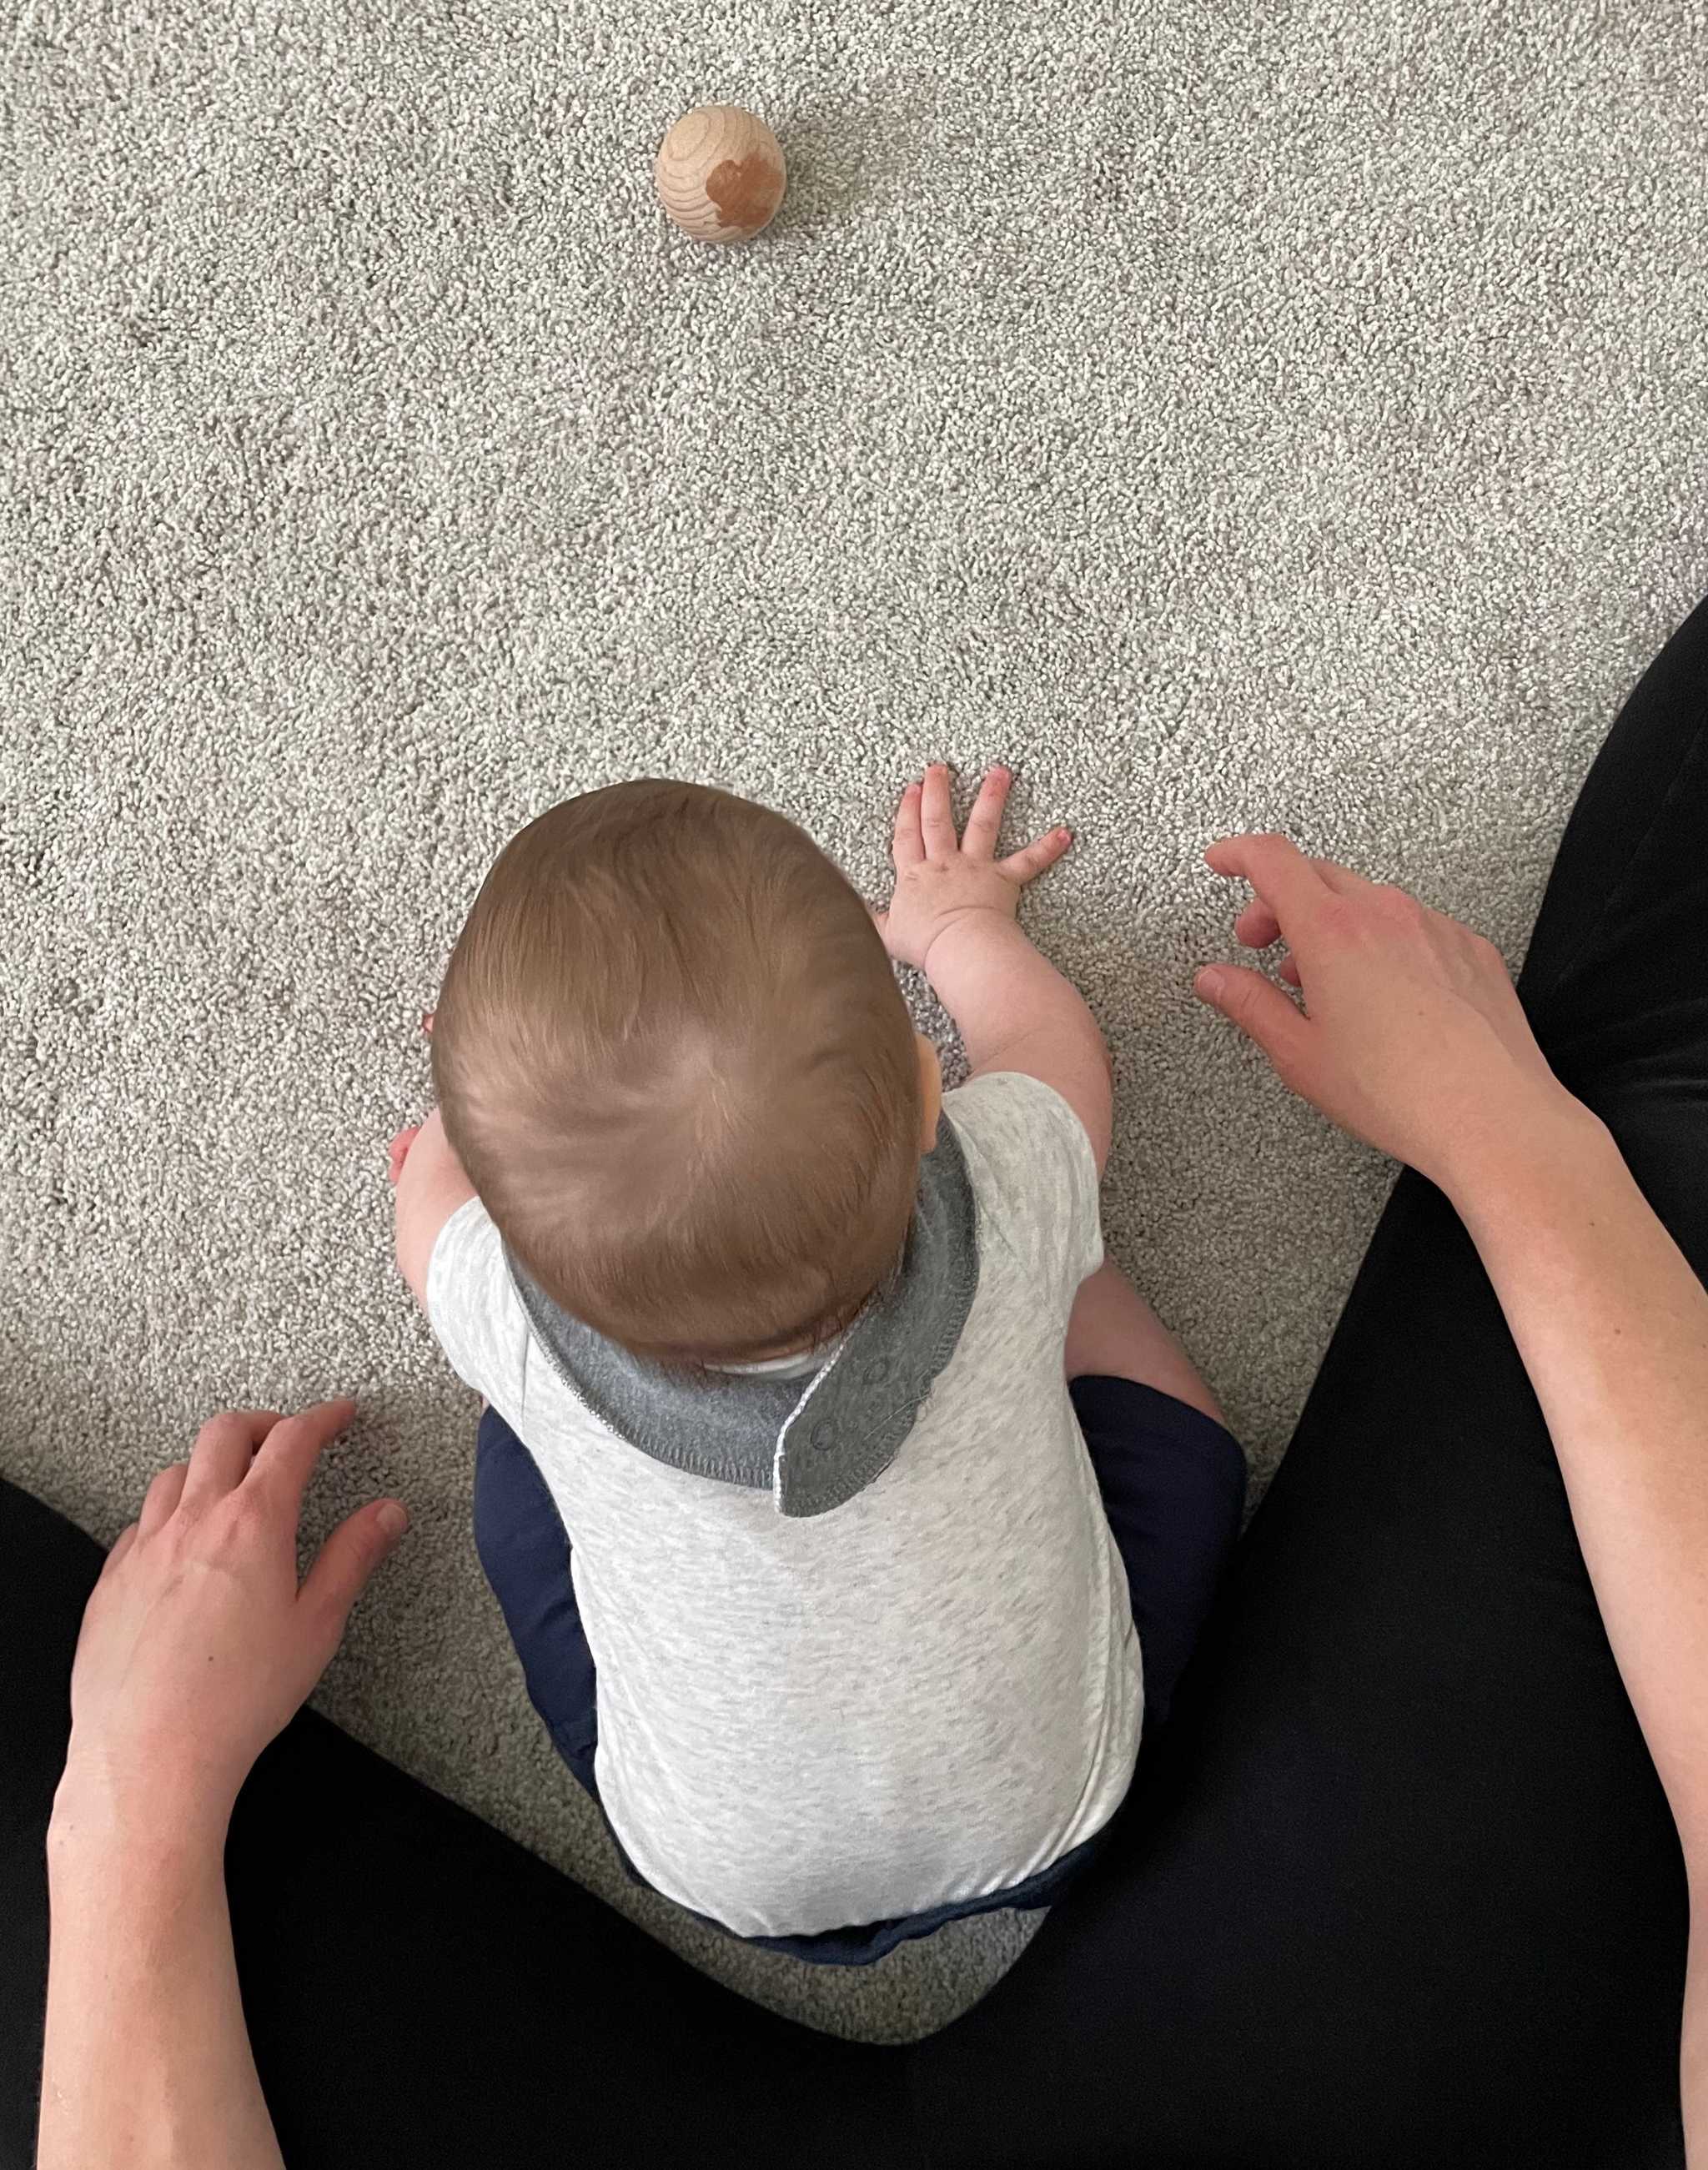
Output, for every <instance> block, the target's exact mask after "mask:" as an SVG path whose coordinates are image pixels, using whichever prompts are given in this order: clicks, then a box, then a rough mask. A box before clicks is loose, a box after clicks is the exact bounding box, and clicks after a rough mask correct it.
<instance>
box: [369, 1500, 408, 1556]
mask: <svg viewBox="0 0 1708 2170" xmlns="http://www.w3.org/2000/svg"><path fill="white" fill-rule="evenodd" d="M374 1520H375V1521H376V1522H377V1523H378V1524H379V1526H380V1534H381V1536H382V1537H384V1538H385V1540H386V1542H387V1543H388V1544H393V1545H394V1544H396V1543H397V1542H398V1538H399V1537H402V1536H403V1532H404V1531H405V1530H407V1529H408V1526H409V1517H408V1515H407V1514H406V1513H405V1512H404V1511H403V1507H402V1505H400V1504H399V1503H398V1501H397V1500H396V1499H387V1501H386V1502H385V1504H384V1505H382V1507H381V1509H380V1511H379V1513H378V1514H377V1515H375V1517H374Z"/></svg>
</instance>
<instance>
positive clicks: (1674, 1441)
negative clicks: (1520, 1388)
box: [1449, 1096, 1708, 2165]
mask: <svg viewBox="0 0 1708 2170" xmlns="http://www.w3.org/2000/svg"><path fill="white" fill-rule="evenodd" d="M1449 1187H1450V1189H1451V1191H1452V1195H1453V1196H1454V1204H1455V1205H1457V1207H1458V1209H1459V1211H1460V1216H1461V1218H1462V1219H1463V1220H1464V1221H1465V1225H1466V1227H1468V1228H1469V1230H1470V1234H1471V1236H1472V1237H1473V1239H1474V1240H1475V1242H1476V1246H1477V1249H1478V1251H1479V1253H1481V1257H1482V1259H1483V1262H1484V1264H1485V1265H1486V1267H1487V1269H1488V1273H1489V1276H1490V1279H1491V1280H1492V1281H1493V1283H1494V1286H1495V1289H1496V1291H1497V1294H1498V1296H1499V1297H1500V1301H1501V1305H1502V1307H1503V1310H1504V1312H1505V1313H1506V1317H1507V1321H1508V1324H1509V1325H1510V1327H1511V1328H1512V1332H1513V1339H1514V1340H1515V1341H1516V1342H1517V1344H1518V1347H1519V1354H1520V1355H1522V1356H1523V1358H1524V1366H1525V1369H1526V1370H1527V1371H1528V1372H1529V1377H1530V1382H1531V1384H1532V1385H1533V1386H1534V1387H1535V1391H1536V1396H1537V1398H1538V1400H1539V1401H1540V1403H1541V1405H1542V1412H1543V1414H1544V1416H1545V1418H1546V1419H1547V1423H1548V1429H1549V1432H1550V1434H1551V1437H1552V1439H1553V1442H1554V1448H1555V1451H1556V1454H1557V1456H1558V1457H1559V1462H1560V1467H1561V1473H1562V1474H1563V1476H1564V1478H1565V1480H1566V1489H1567V1496H1568V1497H1569V1499H1570V1500H1571V1503H1572V1521H1573V1523H1574V1524H1575V1526H1576V1527H1577V1537H1578V1542H1579V1543H1580V1544H1581V1545H1582V1546H1583V1557H1584V1560H1585V1563H1586V1564H1587V1565H1588V1569H1589V1578H1590V1580H1591V1582H1592V1583H1593V1585H1594V1589H1595V1595H1596V1601H1597V1602H1598V1604H1599V1606H1600V1610H1601V1617H1602V1619H1603V1622H1604V1624H1605V1626H1606V1628H1607V1633H1608V1639H1609V1642H1610V1643H1611V1644H1612V1646H1613V1651H1614V1655H1615V1658H1616V1659H1617V1660H1618V1663H1619V1669H1620V1675H1621V1676H1622V1678H1623V1679H1624V1681H1625V1690H1626V1692H1627V1693H1628V1694H1629V1695H1630V1697H1631V1706H1632V1708H1633V1709H1634V1710H1635V1711H1636V1716H1637V1722H1638V1723H1639V1724H1640V1725H1641V1728H1642V1730H1643V1738H1644V1740H1646V1741H1647V1744H1648V1748H1649V1753H1650V1754H1651V1755H1652V1757H1653V1758H1654V1762H1655V1768H1656V1770H1657V1772H1658V1773H1659V1776H1660V1779H1661V1783H1662V1785H1663V1787H1664V1788H1665V1789H1666V1794H1667V1799H1668V1804H1670V1806H1671V1808H1672V1811H1673V1820H1674V1821H1675V1822H1676V1824H1677V1825H1678V1828H1679V1839H1680V1841H1681V1843H1682V1845H1683V1848H1684V1862H1685V1868H1686V1872H1687V1874H1688V1877H1689V1889H1690V1901H1691V1916H1692V1934H1691V1940H1690V1956H1689V1985H1688V1990H1687V1994H1686V1997H1685V2005H1684V2022H1683V2036H1682V2045H1681V2055H1680V2091H1681V2096H1682V2100H1683V2105H1684V2128H1685V2132H1686V2135H1687V2146H1688V2150H1689V2162H1691V2163H1692V2164H1693V2165H1695V2164H1698V2163H1708V1950H1705V1927H1704V1924H1705V1921H1708V1292H1705V1291H1704V1289H1703V1287H1702V1285H1701V1283H1700V1281H1699V1280H1698V1279H1697V1278H1696V1275H1695V1273H1694V1272H1693V1271H1692V1270H1691V1268H1690V1265H1689V1262H1688V1260H1687V1259H1685V1258H1684V1255H1683V1253H1681V1252H1680V1251H1679V1247H1678V1245H1677V1244H1676V1243H1673V1239H1672V1237H1670V1236H1669V1235H1668V1232H1667V1231H1666V1229H1665V1228H1664V1227H1663V1226H1662V1224H1661V1222H1660V1221H1659V1220H1658V1219H1657V1216H1656V1215H1655V1214H1654V1212H1653V1211H1652V1209H1651V1208H1650V1206H1649V1205H1648V1203H1647V1200H1645V1199H1644V1197H1643V1195H1642V1194H1641V1191H1640V1190H1639V1189H1638V1188H1637V1185H1636V1182H1635V1180H1634V1179H1633V1178H1632V1176H1631V1172H1630V1170H1629V1169H1628V1168H1626V1166H1625V1162H1624V1160H1623V1158H1622V1157H1621V1156H1620V1152H1619V1150H1618V1147H1617V1146H1615V1143H1614V1141H1613V1139H1612V1137H1611V1136H1609V1133H1608V1131H1607V1130H1606V1129H1605V1128H1604V1125H1602V1124H1600V1123H1599V1122H1598V1121H1597V1120H1595V1119H1594V1118H1593V1116H1591V1115H1590V1114H1588V1112H1587V1111H1586V1110H1585V1109H1582V1108H1581V1107H1579V1106H1578V1105H1577V1103H1576V1102H1575V1101H1570V1100H1567V1099H1566V1098H1564V1096H1561V1098H1559V1099H1558V1100H1557V1101H1555V1100H1545V1101H1544V1102H1543V1103H1542V1104H1540V1106H1539V1109H1538V1111H1537V1119H1536V1121H1535V1125H1534V1127H1532V1128H1529V1129H1528V1130H1527V1132H1526V1134H1525V1135H1524V1136H1522V1137H1521V1138H1519V1139H1517V1140H1515V1141H1510V1142H1508V1144H1506V1145H1505V1146H1503V1147H1501V1148H1500V1149H1499V1150H1498V1152H1497V1153H1495V1154H1494V1156H1493V1157H1490V1156H1489V1155H1488V1153H1487V1152H1483V1153H1482V1154H1481V1155H1480V1156H1478V1157H1477V1159H1476V1163H1475V1164H1473V1165H1472V1166H1470V1167H1469V1168H1466V1169H1465V1170H1464V1171H1463V1172H1462V1173H1461V1174H1460V1178H1459V1179H1457V1180H1455V1181H1454V1182H1453V1183H1452V1184H1450V1186H1449Z"/></svg>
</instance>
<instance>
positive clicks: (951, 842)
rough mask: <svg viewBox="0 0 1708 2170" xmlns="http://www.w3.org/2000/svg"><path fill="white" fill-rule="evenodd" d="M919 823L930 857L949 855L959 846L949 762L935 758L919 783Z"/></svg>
mask: <svg viewBox="0 0 1708 2170" xmlns="http://www.w3.org/2000/svg"><path fill="white" fill-rule="evenodd" d="M919 826H920V834H921V836H923V838H924V839H925V848H926V858H929V859H941V858H949V857H950V856H951V855H952V854H953V853H954V852H955V851H956V850H958V840H957V838H956V836H955V810H954V808H953V806H952V805H951V804H950V803H949V770H948V764H947V762H941V761H934V762H932V763H931V767H929V768H928V769H927V770H926V772H925V782H924V783H922V784H921V786H920V794H919Z"/></svg>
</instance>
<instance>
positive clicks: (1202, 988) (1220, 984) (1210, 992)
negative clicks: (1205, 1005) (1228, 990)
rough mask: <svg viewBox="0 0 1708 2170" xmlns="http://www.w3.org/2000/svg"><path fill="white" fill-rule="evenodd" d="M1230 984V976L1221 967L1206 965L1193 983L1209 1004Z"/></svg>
mask: <svg viewBox="0 0 1708 2170" xmlns="http://www.w3.org/2000/svg"><path fill="white" fill-rule="evenodd" d="M1227 983H1228V975H1227V974H1226V973H1225V971H1223V970H1222V969H1221V967H1220V965H1205V966H1204V970H1203V971H1201V972H1200V973H1199V974H1198V977H1197V979H1195V980H1194V981H1193V986H1195V987H1196V988H1197V989H1198V992H1199V994H1201V995H1202V996H1203V997H1204V1000H1205V1001H1206V1002H1214V1000H1215V999H1216V997H1217V996H1218V995H1220V992H1221V991H1222V989H1223V988H1224V987H1225V986H1226V985H1227Z"/></svg>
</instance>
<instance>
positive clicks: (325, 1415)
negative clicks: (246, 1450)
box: [255, 1398, 356, 1515]
mask: <svg viewBox="0 0 1708 2170" xmlns="http://www.w3.org/2000/svg"><path fill="white" fill-rule="evenodd" d="M355 1407H356V1405H355V1403H354V1402H353V1401H350V1400H349V1399H348V1398H344V1399H340V1400H339V1401H335V1402H316V1403H314V1404H313V1406H312V1408H306V1409H303V1410H302V1411H301V1412H300V1414H297V1415H296V1416H292V1417H286V1418H284V1419H281V1420H280V1422H279V1423H278V1424H275V1425H274V1427H273V1429H272V1430H271V1431H270V1432H269V1433H268V1435H267V1436H266V1438H265V1440H264V1441H263V1442H262V1445H261V1446H260V1448H259V1451H258V1452H257V1454H256V1456H255V1481H256V1482H258V1483H263V1484H265V1485H266V1486H267V1488H268V1489H270V1491H273V1492H275V1493H276V1494H277V1495H278V1497H279V1499H280V1501H281V1503H283V1504H284V1505H287V1506H288V1507H289V1509H290V1510H291V1513H292V1514H293V1515H295V1514H296V1513H297V1512H299V1511H300V1510H301V1508H302V1494H303V1489H304V1487H305V1486H306V1485H307V1483H308V1480H309V1478H311V1477H312V1475H313V1474H314V1465H315V1463H316V1462H318V1461H319V1459H320V1456H321V1454H322V1452H323V1450H324V1449H325V1448H326V1447H327V1446H329V1445H330V1444H331V1443H332V1441H333V1440H335V1439H336V1438H337V1437H338V1435H339V1433H340V1432H341V1431H342V1430H344V1427H345V1425H346V1424H349V1422H350V1419H351V1418H352V1417H353V1416H354V1415H355Z"/></svg>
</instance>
